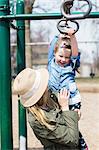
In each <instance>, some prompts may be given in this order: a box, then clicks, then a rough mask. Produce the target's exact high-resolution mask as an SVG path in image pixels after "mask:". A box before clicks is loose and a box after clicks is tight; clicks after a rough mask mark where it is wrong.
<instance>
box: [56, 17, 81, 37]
mask: <svg viewBox="0 0 99 150" xmlns="http://www.w3.org/2000/svg"><path fill="white" fill-rule="evenodd" d="M68 21H69V20H66V19H65V18H64V19H61V20H60V21H59V22H58V23H57V29H58V31H59V32H60V33H61V34H66V35H68V33H67V32H66V29H67V28H70V26H69V25H68V23H67V22H68ZM70 21H71V22H73V23H75V24H76V29H75V31H74V33H73V34H75V33H76V32H77V31H78V30H79V24H78V22H76V21H74V20H70Z"/></svg>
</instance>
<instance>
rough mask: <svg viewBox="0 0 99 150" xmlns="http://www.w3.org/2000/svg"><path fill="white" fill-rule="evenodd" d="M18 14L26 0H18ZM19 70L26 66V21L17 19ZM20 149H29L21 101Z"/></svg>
mask: <svg viewBox="0 0 99 150" xmlns="http://www.w3.org/2000/svg"><path fill="white" fill-rule="evenodd" d="M16 12H17V14H21V13H24V0H17V4H16ZM17 28H18V29H17V71H18V73H19V72H20V71H21V70H23V69H24V68H25V21H23V20H18V21H17ZM19 149H20V150H23V149H24V150H26V149H27V123H26V110H25V108H23V107H22V105H21V104H20V102H19Z"/></svg>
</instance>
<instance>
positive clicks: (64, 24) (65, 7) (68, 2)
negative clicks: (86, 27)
mask: <svg viewBox="0 0 99 150" xmlns="http://www.w3.org/2000/svg"><path fill="white" fill-rule="evenodd" d="M79 1H85V2H87V5H88V10H87V11H86V12H85V13H84V14H77V15H74V14H71V11H70V10H71V8H72V7H73V2H74V0H65V1H64V2H63V3H62V5H61V13H62V14H63V19H61V20H60V21H59V22H58V24H57V29H58V30H59V32H60V33H62V34H67V33H66V28H69V27H70V26H69V24H68V21H71V22H73V23H75V24H76V29H75V32H74V33H73V34H75V33H76V32H77V31H78V30H79V24H78V23H77V21H75V19H85V18H86V17H87V16H88V15H89V13H90V12H91V9H92V3H91V1H90V0H79Z"/></svg>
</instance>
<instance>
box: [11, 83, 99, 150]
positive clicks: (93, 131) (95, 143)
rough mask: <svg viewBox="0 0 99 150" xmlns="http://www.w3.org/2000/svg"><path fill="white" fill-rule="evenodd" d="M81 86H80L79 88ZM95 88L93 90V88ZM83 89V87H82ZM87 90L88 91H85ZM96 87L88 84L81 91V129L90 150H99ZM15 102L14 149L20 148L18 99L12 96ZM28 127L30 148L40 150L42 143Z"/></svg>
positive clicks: (98, 108) (98, 105)
mask: <svg viewBox="0 0 99 150" xmlns="http://www.w3.org/2000/svg"><path fill="white" fill-rule="evenodd" d="M80 86H81V84H79V87H80ZM92 86H93V90H92V88H91V87H92ZM80 88H81V87H80ZM85 88H87V90H85ZM95 88H96V85H95V84H94V85H92V84H90V85H89V84H86V85H85V87H84V85H83V88H82V89H81V95H82V109H81V111H82V116H81V119H80V121H79V128H80V131H81V133H82V134H83V136H84V138H85V140H86V142H87V144H88V146H89V150H99V90H98V89H97V90H95ZM12 102H13V142H14V148H16V147H18V141H19V140H18V110H17V97H16V96H15V95H13V96H12ZM27 125H28V127H27V129H28V147H29V148H33V149H36V150H40V149H39V147H42V145H41V144H40V142H39V141H38V140H37V139H36V137H35V136H34V134H33V132H32V130H31V128H30V127H29V124H28V123H27Z"/></svg>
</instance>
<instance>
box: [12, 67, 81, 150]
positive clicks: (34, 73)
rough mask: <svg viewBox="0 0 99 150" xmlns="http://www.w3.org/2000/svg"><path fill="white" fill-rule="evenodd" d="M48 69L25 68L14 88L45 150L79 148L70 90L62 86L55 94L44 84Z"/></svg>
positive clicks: (76, 149) (76, 123) (76, 120)
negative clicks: (69, 104)
mask: <svg viewBox="0 0 99 150" xmlns="http://www.w3.org/2000/svg"><path fill="white" fill-rule="evenodd" d="M48 79H49V74H48V71H47V69H45V68H41V69H37V70H34V69H30V68H26V69H24V70H23V71H21V72H20V73H19V74H18V75H17V77H16V78H15V80H14V84H13V92H14V93H15V94H17V95H19V96H20V102H21V104H22V105H23V106H24V107H25V108H26V109H27V110H28V111H27V112H28V121H29V123H30V126H31V128H32V129H33V132H34V134H35V135H36V137H37V138H38V139H39V140H40V142H41V143H42V145H43V146H44V150H69V149H70V150H79V148H78V144H79V130H78V120H79V115H78V113H77V112H76V111H71V110H69V106H68V99H69V94H68V91H67V90H66V89H61V90H60V93H59V95H58V98H57V97H56V96H55V95H53V94H51V93H50V91H49V90H48V88H47V85H48Z"/></svg>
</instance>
